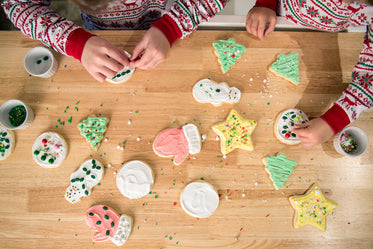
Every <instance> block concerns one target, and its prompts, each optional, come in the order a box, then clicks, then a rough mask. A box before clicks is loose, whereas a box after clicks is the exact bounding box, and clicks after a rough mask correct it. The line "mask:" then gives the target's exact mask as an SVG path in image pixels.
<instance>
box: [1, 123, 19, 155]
mask: <svg viewBox="0 0 373 249" xmlns="http://www.w3.org/2000/svg"><path fill="white" fill-rule="evenodd" d="M15 144H16V139H15V136H14V133H13V132H12V131H10V130H7V129H5V128H4V127H3V126H1V125H0V161H1V160H5V159H6V158H8V157H9V156H10V154H12V152H13V150H14V147H15Z"/></svg>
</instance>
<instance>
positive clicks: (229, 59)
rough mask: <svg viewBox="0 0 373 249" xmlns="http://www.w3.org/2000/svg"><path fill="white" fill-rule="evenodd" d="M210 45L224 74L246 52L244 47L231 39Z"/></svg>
mask: <svg viewBox="0 0 373 249" xmlns="http://www.w3.org/2000/svg"><path fill="white" fill-rule="evenodd" d="M212 45H213V46H214V48H215V53H216V54H217V55H218V59H219V62H220V64H221V68H222V70H223V73H226V72H227V71H228V70H229V69H230V68H231V66H233V65H234V64H235V63H236V61H237V60H238V58H240V56H241V55H242V54H243V52H245V50H246V48H245V46H243V45H241V44H238V43H236V42H235V41H234V40H233V39H232V38H230V39H228V40H220V41H219V42H213V43H212Z"/></svg>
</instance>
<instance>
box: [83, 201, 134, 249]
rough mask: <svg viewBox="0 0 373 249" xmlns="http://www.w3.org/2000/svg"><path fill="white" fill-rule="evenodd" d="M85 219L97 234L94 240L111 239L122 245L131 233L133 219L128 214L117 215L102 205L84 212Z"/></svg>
mask: <svg viewBox="0 0 373 249" xmlns="http://www.w3.org/2000/svg"><path fill="white" fill-rule="evenodd" d="M85 221H86V223H87V225H88V227H89V228H90V229H91V230H92V231H96V232H97V234H96V235H95V236H94V237H93V239H92V240H93V241H94V242H103V241H106V240H109V239H110V240H111V241H112V242H113V243H114V244H116V245H117V246H121V245H123V244H124V243H125V242H126V241H127V240H128V238H129V236H130V235H131V231H132V225H133V221H132V218H131V217H130V216H128V215H125V214H122V215H121V216H119V215H118V214H117V213H116V212H115V211H114V210H112V209H111V208H109V207H108V206H104V205H97V206H93V207H91V208H89V209H88V210H87V211H86V213H85Z"/></svg>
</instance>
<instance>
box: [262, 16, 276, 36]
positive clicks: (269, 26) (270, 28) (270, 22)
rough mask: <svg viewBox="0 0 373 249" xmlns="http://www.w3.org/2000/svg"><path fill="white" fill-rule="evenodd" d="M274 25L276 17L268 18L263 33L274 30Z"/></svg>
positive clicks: (266, 33)
mask: <svg viewBox="0 0 373 249" xmlns="http://www.w3.org/2000/svg"><path fill="white" fill-rule="evenodd" d="M275 27H276V18H272V19H270V21H269V23H268V26H267V30H266V31H265V34H264V35H268V34H269V33H271V32H272V31H274V30H275Z"/></svg>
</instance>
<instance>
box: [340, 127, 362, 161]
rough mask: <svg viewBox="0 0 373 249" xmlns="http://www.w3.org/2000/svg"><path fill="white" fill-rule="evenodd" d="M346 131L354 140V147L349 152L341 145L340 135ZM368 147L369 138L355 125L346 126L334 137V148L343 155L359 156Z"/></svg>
mask: <svg viewBox="0 0 373 249" xmlns="http://www.w3.org/2000/svg"><path fill="white" fill-rule="evenodd" d="M346 133H347V134H351V136H352V138H353V140H354V141H355V142H356V148H355V149H354V150H352V151H351V152H346V151H345V150H344V149H343V148H342V145H341V137H342V136H343V134H346ZM368 147H369V139H368V136H367V134H366V133H365V132H364V131H363V130H362V129H360V128H359V127H356V126H349V127H346V128H344V129H343V130H342V131H341V132H339V133H338V134H337V135H336V136H335V137H334V148H335V150H336V151H337V152H338V153H339V154H341V155H343V156H349V157H359V156H361V155H363V154H364V153H365V152H366V151H367V149H368Z"/></svg>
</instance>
